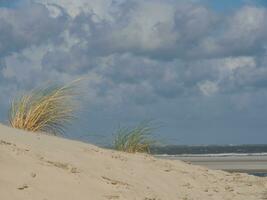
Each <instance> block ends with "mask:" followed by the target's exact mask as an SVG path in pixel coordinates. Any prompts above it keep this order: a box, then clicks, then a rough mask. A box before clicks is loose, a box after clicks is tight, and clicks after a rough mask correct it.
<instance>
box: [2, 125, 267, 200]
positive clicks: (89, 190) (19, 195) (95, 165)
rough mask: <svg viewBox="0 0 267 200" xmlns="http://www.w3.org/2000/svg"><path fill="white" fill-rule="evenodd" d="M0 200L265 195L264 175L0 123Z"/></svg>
mask: <svg viewBox="0 0 267 200" xmlns="http://www.w3.org/2000/svg"><path fill="white" fill-rule="evenodd" d="M0 194H1V199H3V200H88V199H90V200H91V199H92V200H116V199H118V200H180V199H181V200H202V199H203V200H209V199H216V200H220V199H228V200H235V199H240V200H244V199H247V200H254V199H267V178H259V177H254V176H249V175H246V174H240V173H235V174H230V173H227V172H223V171H219V170H217V171H216V170H209V169H207V168H204V167H199V166H194V165H190V164H186V163H184V162H181V161H171V160H161V159H156V158H154V157H153V156H149V155H144V154H128V153H122V152H117V151H113V150H106V149H102V148H99V147H96V146H94V145H90V144H86V143H82V142H79V141H72V140H68V139H64V138H59V137H55V136H49V135H44V134H36V133H28V132H25V131H22V130H17V129H13V128H9V127H6V126H4V125H0Z"/></svg>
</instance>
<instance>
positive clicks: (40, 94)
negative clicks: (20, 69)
mask: <svg viewBox="0 0 267 200" xmlns="http://www.w3.org/2000/svg"><path fill="white" fill-rule="evenodd" d="M75 82H76V81H74V82H72V83H71V84H69V85H65V86H56V85H48V86H46V87H43V88H38V89H35V90H33V91H31V92H29V93H26V94H24V95H22V96H20V97H19V98H16V99H14V100H13V101H12V102H11V106H10V110H9V123H10V125H11V126H12V127H14V128H18V129H23V130H27V131H31V132H46V133H51V134H55V135H56V134H63V133H64V131H65V128H66V125H68V124H70V122H71V121H72V120H73V119H74V111H75V107H76V104H75V103H74V98H73V97H74V96H75V92H74V88H75V87H74V86H75V84H74V83H75Z"/></svg>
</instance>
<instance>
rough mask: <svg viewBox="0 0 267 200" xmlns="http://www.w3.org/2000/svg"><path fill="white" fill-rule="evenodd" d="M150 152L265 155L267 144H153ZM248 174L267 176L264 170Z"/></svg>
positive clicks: (172, 154) (159, 153) (195, 154)
mask: <svg viewBox="0 0 267 200" xmlns="http://www.w3.org/2000/svg"><path fill="white" fill-rule="evenodd" d="M151 153H152V154H154V155H157V156H161V157H164V156H166V157H172V156H173V157H175V156H179V157H187V156H190V157H192V156H194V157H197V156H201V157H213V156H214V157H234V156H267V145H266V144H261V145H199V146H195V145H194V146H192V145H167V146H154V147H152V149H151ZM266 171H267V164H266ZM248 174H250V175H254V176H259V177H267V173H265V172H248Z"/></svg>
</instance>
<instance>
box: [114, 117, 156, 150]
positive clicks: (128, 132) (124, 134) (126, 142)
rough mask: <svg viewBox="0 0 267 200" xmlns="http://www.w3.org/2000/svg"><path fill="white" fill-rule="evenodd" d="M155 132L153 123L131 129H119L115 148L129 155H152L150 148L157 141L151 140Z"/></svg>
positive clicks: (141, 124) (145, 123)
mask: <svg viewBox="0 0 267 200" xmlns="http://www.w3.org/2000/svg"><path fill="white" fill-rule="evenodd" d="M152 130H154V128H153V126H152V125H151V122H150V121H148V122H143V123H140V124H139V125H138V126H136V127H134V128H132V129H130V128H119V130H118V131H117V133H116V136H115V141H114V148H115V149H116V150H119V151H124V152H128V153H136V152H141V153H150V147H151V145H152V144H154V143H155V141H153V140H151V139H150V134H151V132H152Z"/></svg>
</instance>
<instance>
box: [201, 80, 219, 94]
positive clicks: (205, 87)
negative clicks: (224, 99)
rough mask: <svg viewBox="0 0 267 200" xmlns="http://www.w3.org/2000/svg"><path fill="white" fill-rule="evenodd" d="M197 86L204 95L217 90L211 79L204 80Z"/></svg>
mask: <svg viewBox="0 0 267 200" xmlns="http://www.w3.org/2000/svg"><path fill="white" fill-rule="evenodd" d="M198 87H199V89H200V91H201V92H202V94H203V95H205V96H211V95H213V94H215V93H216V92H218V91H219V87H218V85H217V83H215V82H212V81H209V80H207V81H204V82H203V83H199V84H198Z"/></svg>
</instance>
